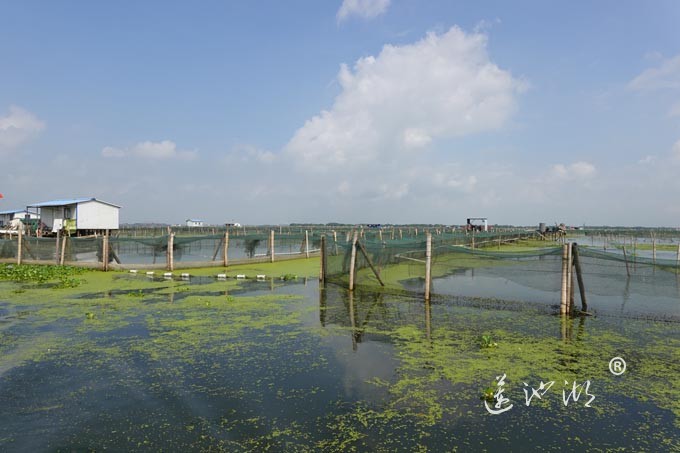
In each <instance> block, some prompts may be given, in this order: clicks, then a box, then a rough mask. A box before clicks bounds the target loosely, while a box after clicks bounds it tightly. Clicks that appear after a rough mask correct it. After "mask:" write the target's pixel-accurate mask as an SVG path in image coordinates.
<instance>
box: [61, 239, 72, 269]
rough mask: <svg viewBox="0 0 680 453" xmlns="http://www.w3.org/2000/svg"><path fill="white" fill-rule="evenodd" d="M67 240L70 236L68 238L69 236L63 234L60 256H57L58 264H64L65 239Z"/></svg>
mask: <svg viewBox="0 0 680 453" xmlns="http://www.w3.org/2000/svg"><path fill="white" fill-rule="evenodd" d="M67 240H69V241H70V240H71V238H70V237H66V236H63V237H62V238H61V256H60V257H59V264H60V265H61V266H63V265H64V257H65V255H66V241H67Z"/></svg>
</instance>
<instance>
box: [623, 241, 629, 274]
mask: <svg viewBox="0 0 680 453" xmlns="http://www.w3.org/2000/svg"><path fill="white" fill-rule="evenodd" d="M623 259H624V261H625V262H626V275H628V276H629V277H630V268H629V267H628V256H627V255H626V247H624V248H623Z"/></svg>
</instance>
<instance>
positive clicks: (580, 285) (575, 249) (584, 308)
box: [572, 243, 588, 311]
mask: <svg viewBox="0 0 680 453" xmlns="http://www.w3.org/2000/svg"><path fill="white" fill-rule="evenodd" d="M572 247H573V251H572V254H573V256H574V268H575V269H576V280H577V281H578V289H579V292H580V293H581V311H587V310H588V302H587V301H586V287H585V285H584V284H583V271H582V270H581V259H580V257H579V254H578V244H576V243H574V244H573V245H572Z"/></svg>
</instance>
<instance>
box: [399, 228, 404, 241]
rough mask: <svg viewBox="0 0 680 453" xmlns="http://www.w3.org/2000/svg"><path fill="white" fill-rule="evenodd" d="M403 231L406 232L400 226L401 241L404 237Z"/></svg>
mask: <svg viewBox="0 0 680 453" xmlns="http://www.w3.org/2000/svg"><path fill="white" fill-rule="evenodd" d="M403 233H404V232H403V231H402V229H401V228H399V240H400V241H401V240H402V239H404V234H403Z"/></svg>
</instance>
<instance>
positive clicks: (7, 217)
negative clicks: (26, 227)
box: [0, 209, 39, 227]
mask: <svg viewBox="0 0 680 453" xmlns="http://www.w3.org/2000/svg"><path fill="white" fill-rule="evenodd" d="M37 218H39V217H38V214H36V213H35V212H28V211H27V210H25V209H13V210H9V211H0V227H3V226H7V225H9V223H10V222H11V221H12V220H14V219H20V220H24V219H37Z"/></svg>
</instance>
